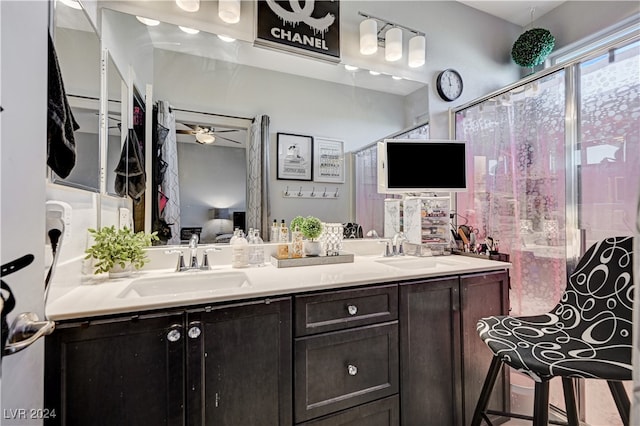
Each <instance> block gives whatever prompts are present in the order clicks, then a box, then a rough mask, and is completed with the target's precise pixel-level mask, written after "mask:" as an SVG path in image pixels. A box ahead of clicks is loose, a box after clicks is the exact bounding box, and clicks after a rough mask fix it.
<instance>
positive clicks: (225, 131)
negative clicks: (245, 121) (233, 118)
mask: <svg viewBox="0 0 640 426" xmlns="http://www.w3.org/2000/svg"><path fill="white" fill-rule="evenodd" d="M229 132H239V130H238V129H230V130H215V129H213V133H229Z"/></svg>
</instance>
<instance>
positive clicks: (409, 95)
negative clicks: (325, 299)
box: [103, 1, 428, 227]
mask: <svg viewBox="0 0 640 426" xmlns="http://www.w3.org/2000/svg"><path fill="white" fill-rule="evenodd" d="M127 3H128V5H127V6H128V7H131V4H132V3H137V4H138V6H140V7H147V8H148V9H147V11H146V13H145V11H144V10H142V9H139V10H136V11H133V10H131V9H128V10H127V12H130V13H123V12H121V11H118V10H120V8H123V7H124V5H121V4H119V2H109V3H106V4H107V5H108V7H109V8H111V9H104V10H103V22H107V24H106V25H104V26H103V40H104V42H105V43H110V44H111V45H109V44H107V45H106V46H107V48H109V50H110V51H112V52H116V51H117V52H118V53H117V54H115V53H114V60H115V61H116V64H117V65H118V67H120V68H122V67H124V66H132V67H133V69H134V71H135V82H136V84H137V85H139V86H141V87H142V86H143V85H146V84H151V85H152V86H153V100H154V103H155V102H157V101H166V102H167V103H168V104H169V105H170V106H171V107H172V110H173V111H174V112H175V121H176V130H183V131H185V132H187V133H182V134H181V133H178V137H177V138H176V139H177V145H178V153H177V156H178V159H179V166H178V167H179V176H180V189H179V194H180V195H179V199H180V204H181V207H180V210H181V214H180V221H181V227H205V224H206V223H207V222H208V221H209V220H210V218H211V217H213V216H214V214H215V210H214V209H217V208H223V209H224V208H228V209H229V213H232V212H233V211H235V210H237V211H240V210H241V209H242V208H243V207H242V206H243V202H244V203H245V204H244V208H248V206H247V204H246V203H247V200H240V199H235V198H234V200H233V201H230V200H225V199H224V198H225V197H229V196H233V197H236V196H238V195H244V194H246V192H247V190H246V189H247V187H248V179H247V178H246V176H247V175H248V172H247V173H245V174H244V176H245V177H244V178H243V173H241V167H236V168H234V170H235V171H238V173H235V174H232V173H226V172H224V170H225V169H224V168H223V167H222V165H223V164H224V165H227V166H228V165H230V164H233V162H234V161H238V162H239V161H241V158H242V156H248V157H245V159H246V160H248V161H249V162H251V160H253V161H262V158H263V157H262V156H263V154H264V153H263V152H260V150H257V152H256V150H251V149H248V148H247V146H246V145H244V146H243V145H241V144H236V143H233V142H229V145H223V144H219V145H217V148H214V149H215V150H217V151H216V153H215V154H212V153H209V152H207V153H206V154H204V152H205V151H204V150H209V149H211V148H213V147H214V146H216V144H212V146H205V144H198V143H197V141H195V135H194V134H192V133H191V134H189V133H188V132H189V131H190V130H194V131H198V129H208V131H211V132H212V133H214V134H215V135H217V136H218V137H219V139H218V140H220V141H222V140H223V139H222V138H223V137H228V139H236V138H237V139H240V140H241V141H244V142H245V143H246V142H247V141H248V140H250V139H251V137H250V133H251V132H250V128H251V124H250V123H251V120H252V119H256V118H257V117H261V116H262V115H267V116H269V118H270V135H269V136H270V138H271V143H270V149H271V151H270V153H269V154H270V156H271V160H270V161H269V162H267V163H265V165H266V166H267V167H271V168H273V167H274V165H275V145H276V143H275V138H276V133H277V132H289V133H296V134H306V135H310V136H314V137H325V138H331V139H338V140H341V141H343V142H344V149H345V152H348V151H356V150H358V149H359V148H360V147H362V146H364V145H367V144H370V143H372V142H374V141H376V140H378V139H380V138H382V137H384V136H387V135H390V134H394V133H397V132H399V131H400V130H402V129H405V128H408V127H412V126H414V125H415V124H417V123H418V122H425V121H426V120H428V89H427V85H426V84H424V83H423V82H417V81H411V80H407V79H404V80H395V79H392V78H391V76H390V75H387V76H381V78H383V79H382V80H376V77H375V76H372V75H370V74H369V73H368V72H366V71H364V72H357V73H353V72H352V73H348V72H346V71H345V69H344V67H343V66H342V65H328V64H325V63H322V62H320V61H311V60H308V59H302V58H298V57H295V56H293V55H288V54H283V53H280V52H273V51H269V50H265V49H260V48H256V47H254V46H253V45H252V43H250V42H247V41H239V40H236V41H235V42H231V43H228V42H225V41H222V40H221V39H220V38H219V37H218V36H217V35H216V34H213V33H210V32H205V31H200V32H199V33H197V34H188V33H186V32H184V31H182V30H180V29H179V28H178V25H172V24H168V23H166V22H160V24H159V25H156V26H145V25H144V24H142V23H141V22H140V21H139V20H138V19H136V16H135V15H138V14H140V15H144V16H149V17H152V18H155V17H158V18H161V17H162V16H164V17H169V16H170V14H167V13H166V10H165V11H164V15H163V13H160V12H158V11H157V10H154V8H164V9H168V8H172V7H175V4H173V2H162V1H158V2H127ZM209 6H210V5H208V4H207V2H205V3H204V4H202V8H203V9H202V11H203V12H204V8H205V7H209ZM349 7H355V6H352V5H350V6H349ZM178 14H179V12H178ZM174 15H175V13H174ZM353 15H354V16H355V15H357V14H356V13H355V12H354V13H353ZM196 19H197V18H196ZM354 19H356V18H354ZM166 20H169V18H167V19H166ZM194 22H196V21H195V20H194ZM355 27H357V25H354V28H355ZM109 28H113V29H109ZM116 28H117V30H116ZM105 31H106V32H105ZM116 33H118V34H122V35H126V40H125V39H123V38H122V37H121V38H120V39H118V36H117V35H116ZM125 41H126V42H125ZM120 61H122V63H120ZM301 61H302V62H301ZM326 67H329V69H328V72H327V73H325V70H327V68H326ZM338 73H339V74H340V75H339V76H337V74H338ZM324 74H327V75H329V74H331V75H330V76H328V77H327V76H325V75H324ZM150 112H151V108H149V106H148V107H147V114H149V113H150ZM188 112H191V113H193V114H196V115H197V117H198V118H195V119H194V117H193V116H190V117H189V118H185V117H184V116H183V115H184V114H187V113H188ZM229 117H232V118H235V119H239V120H244V122H243V124H241V125H237V126H230V125H229V123H228V122H227V121H226V119H227V118H229ZM247 123H249V124H247ZM254 124H255V123H254ZM238 130H240V131H238ZM236 145H237V146H236ZM218 147H219V148H223V149H218ZM237 149H241V152H242V155H239V154H238V151H234V150H237ZM213 158H215V160H213ZM299 183H300V182H294V181H283V180H277V179H276V176H275V169H273V171H272V173H271V174H270V178H269V180H268V184H269V186H270V188H269V198H270V200H269V201H270V208H271V212H270V213H269V214H270V215H271V216H270V217H269V221H271V220H272V219H273V218H284V219H287V220H288V219H289V217H288V216H287V214H289V212H298V213H300V214H313V212H315V213H316V214H319V213H318V212H319V211H323V212H327V215H328V216H327V217H326V219H329V220H333V219H335V220H340V219H343V218H348V217H349V215H350V211H351V209H352V208H353V207H352V201H351V199H350V197H349V195H348V194H349V192H350V188H351V185H352V182H351V180H350V177H349V176H347V179H346V180H345V183H340V184H337V185H339V186H341V188H340V193H341V194H344V196H343V197H342V198H340V199H339V200H337V201H335V202H333V204H332V205H331V208H327V206H324V205H322V200H307V201H305V202H304V203H300V202H299V200H293V201H292V200H289V199H283V197H282V196H281V194H282V192H284V190H285V188H286V186H287V185H289V186H290V187H293V185H295V184H299ZM312 185H313V183H310V184H309V185H307V186H309V188H306V187H305V189H311V186H312ZM296 188H297V187H296ZM243 189H244V190H243ZM152 190H153V191H154V192H153V193H152V194H150V195H151V196H154V197H156V196H158V194H157V193H156V192H155V188H153V189H152ZM332 190H335V188H332ZM147 199H148V198H147ZM292 203H295V204H292ZM263 207H264V211H263V215H265V214H268V213H267V206H263ZM305 208H309V209H311V210H312V211H304V209H305ZM330 214H333V215H334V216H329V215H330ZM262 223H264V221H262Z"/></svg>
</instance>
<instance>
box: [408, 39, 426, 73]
mask: <svg viewBox="0 0 640 426" xmlns="http://www.w3.org/2000/svg"><path fill="white" fill-rule="evenodd" d="M426 44H427V41H426V38H425V36H423V35H417V36H414V37H411V38H410V39H409V66H410V67H411V68H417V67H421V66H422V65H424V62H425V50H426Z"/></svg>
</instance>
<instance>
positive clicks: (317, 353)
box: [294, 321, 399, 423]
mask: <svg viewBox="0 0 640 426" xmlns="http://www.w3.org/2000/svg"><path fill="white" fill-rule="evenodd" d="M398 377H399V371H398V323H397V321H393V322H389V323H383V324H379V325H370V326H365V327H359V328H354V329H350V330H343V331H337V332H333V333H327V334H322V335H318V336H310V337H304V338H300V339H296V341H295V379H294V390H295V393H294V395H295V421H296V423H298V422H303V421H307V420H310V419H313V418H316V417H320V416H324V415H326V414H329V413H334V412H337V411H340V410H344V409H347V408H351V407H355V406H357V405H360V404H364V403H366V402H370V401H374V400H376V399H380V398H384V397H387V396H391V395H393V394H396V393H397V392H398Z"/></svg>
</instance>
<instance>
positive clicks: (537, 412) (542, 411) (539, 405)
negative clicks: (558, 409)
mask: <svg viewBox="0 0 640 426" xmlns="http://www.w3.org/2000/svg"><path fill="white" fill-rule="evenodd" d="M548 423H549V380H543V381H542V382H536V384H535V391H534V401H533V426H547V424H548Z"/></svg>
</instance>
